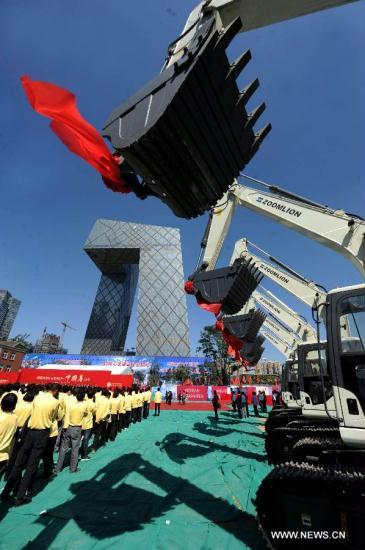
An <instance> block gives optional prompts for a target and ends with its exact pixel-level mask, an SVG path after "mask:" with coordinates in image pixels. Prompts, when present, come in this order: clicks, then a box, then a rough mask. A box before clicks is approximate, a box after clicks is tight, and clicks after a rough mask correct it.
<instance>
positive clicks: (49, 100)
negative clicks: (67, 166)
mask: <svg viewBox="0 0 365 550" xmlns="http://www.w3.org/2000/svg"><path fill="white" fill-rule="evenodd" d="M20 80H21V82H22V85H23V88H24V91H25V93H26V96H27V98H28V101H29V103H30V104H31V106H32V107H33V109H34V110H35V111H36V112H37V113H39V114H41V115H44V116H46V117H48V118H51V119H52V122H51V124H50V127H51V129H52V130H53V132H54V133H55V134H56V135H57V136H58V137H59V138H60V140H61V141H62V142H63V143H64V144H65V145H66V147H68V149H69V150H70V151H72V152H73V153H75V155H78V156H79V157H81V158H83V159H84V160H86V162H88V163H89V164H90V165H91V166H92V167H93V168H95V170H97V171H98V172H99V173H100V174H101V175H102V176H103V178H104V180H105V184H106V185H107V186H108V187H109V188H111V189H113V191H118V192H120V193H129V192H130V191H131V189H130V187H129V186H128V185H127V184H126V183H125V181H124V180H123V179H122V178H121V176H120V172H119V162H120V159H118V158H117V157H114V156H113V155H112V154H111V152H110V151H109V149H108V147H107V146H106V143H105V142H104V140H103V138H102V137H101V135H100V134H99V132H98V131H97V130H96V129H95V128H94V126H92V125H91V124H89V122H87V121H86V120H85V119H84V118H83V117H82V116H81V114H80V112H79V111H78V109H77V107H76V97H75V96H74V94H72V93H71V92H69V91H68V90H65V89H64V88H60V87H59V86H56V85H55V84H51V83H50V82H40V81H36V80H31V79H30V78H29V77H27V76H22V77H21V79H20Z"/></svg>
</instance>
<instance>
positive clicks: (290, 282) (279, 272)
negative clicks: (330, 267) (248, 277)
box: [231, 239, 326, 310]
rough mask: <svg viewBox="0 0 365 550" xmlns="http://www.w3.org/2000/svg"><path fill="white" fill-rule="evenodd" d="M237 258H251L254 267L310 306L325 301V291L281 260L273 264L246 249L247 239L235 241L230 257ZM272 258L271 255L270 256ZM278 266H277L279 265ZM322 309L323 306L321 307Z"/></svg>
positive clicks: (232, 260) (233, 259) (232, 259)
mask: <svg viewBox="0 0 365 550" xmlns="http://www.w3.org/2000/svg"><path fill="white" fill-rule="evenodd" d="M237 258H245V259H246V260H248V259H251V260H252V261H254V262H255V266H256V268H257V269H258V270H259V271H261V273H263V274H264V275H265V276H266V277H268V278H269V279H271V280H272V281H274V282H275V283H277V284H278V285H279V286H281V287H282V288H284V289H285V290H286V291H287V292H289V293H290V294H293V296H295V297H296V298H298V299H299V300H301V301H302V302H303V303H304V304H306V305H307V306H309V307H310V308H313V307H316V306H317V305H319V304H324V303H325V302H326V293H325V292H324V290H322V289H321V288H319V287H318V286H317V285H316V284H315V283H313V282H312V281H308V280H307V279H305V278H304V277H301V276H300V275H299V274H297V273H295V272H294V271H293V270H291V269H290V268H288V267H287V266H285V265H284V264H282V263H281V262H278V260H276V261H277V262H278V263H277V264H274V263H273V262H272V261H271V262H270V261H269V260H264V259H262V258H260V257H259V256H256V255H255V254H253V253H252V252H249V251H248V248H247V239H240V240H239V241H237V242H236V244H235V247H234V251H233V254H232V257H231V263H233V262H234V261H235V260H236V259H237ZM270 258H271V259H273V258H272V257H270ZM278 264H279V265H280V267H279V265H278ZM321 309H322V310H323V308H321Z"/></svg>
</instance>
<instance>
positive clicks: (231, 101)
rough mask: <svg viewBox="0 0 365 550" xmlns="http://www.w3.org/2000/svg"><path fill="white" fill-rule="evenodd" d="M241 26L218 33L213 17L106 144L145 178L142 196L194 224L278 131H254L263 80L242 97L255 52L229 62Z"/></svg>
mask: <svg viewBox="0 0 365 550" xmlns="http://www.w3.org/2000/svg"><path fill="white" fill-rule="evenodd" d="M241 26H242V25H241V20H240V18H237V19H236V20H235V21H233V22H232V23H231V24H230V25H229V26H228V27H227V28H226V29H223V30H221V31H218V30H217V28H216V21H215V18H214V16H212V15H211V14H210V15H206V16H205V17H204V18H203V19H202V20H201V22H200V23H199V24H198V25H197V26H196V29H195V34H194V36H193V38H192V39H191V40H190V42H189V43H188V46H187V47H185V48H184V50H183V52H182V56H181V57H180V58H179V59H178V60H177V61H175V62H174V63H173V64H171V65H170V66H169V63H168V61H167V63H166V68H165V69H164V70H163V71H162V72H161V73H160V74H159V75H158V76H157V77H156V78H155V79H154V80H152V81H151V82H150V83H149V84H147V85H146V86H145V87H144V88H143V89H142V90H140V91H139V92H137V93H136V94H135V95H134V96H133V97H131V98H130V99H128V100H127V101H124V102H123V103H122V104H121V105H120V106H119V107H117V108H116V109H115V110H114V111H113V112H112V113H111V115H110V116H109V118H108V120H107V122H106V123H105V126H104V131H103V136H104V137H106V138H107V139H109V140H110V141H111V143H112V145H113V147H114V149H115V150H116V152H118V154H120V155H122V156H123V157H124V159H125V160H126V161H127V162H128V164H129V165H130V166H132V167H133V169H134V170H135V173H136V174H137V175H138V176H139V177H140V178H141V182H140V186H134V187H133V190H134V191H135V193H136V194H137V196H140V197H141V198H144V197H145V196H147V195H149V194H150V195H154V196H157V197H159V198H160V199H161V200H162V201H163V202H165V203H166V204H168V206H169V207H170V208H171V209H172V210H173V212H174V214H175V215H176V216H179V217H183V218H194V217H196V216H198V215H200V214H203V213H204V212H205V211H206V210H209V209H210V208H211V207H213V206H214V205H215V204H216V203H217V201H218V200H219V199H220V198H221V197H222V196H223V194H224V193H225V192H226V191H227V190H228V188H229V187H230V185H231V184H232V183H233V180H234V178H235V177H236V176H238V174H239V173H240V172H241V171H242V169H243V168H244V167H245V165H246V164H247V163H248V162H249V160H250V159H251V158H252V157H253V156H254V154H255V153H256V151H257V150H258V148H259V146H260V144H261V142H262V141H263V139H264V138H265V136H266V135H267V134H268V133H269V131H270V129H271V126H270V125H266V126H265V127H264V128H263V129H262V130H261V131H259V132H258V133H255V131H254V128H253V127H254V125H255V123H256V121H257V120H258V118H259V116H260V115H261V113H262V112H263V111H264V109H265V104H264V103H262V104H261V105H260V106H259V107H257V108H256V109H255V110H254V111H252V112H251V113H248V112H247V111H246V108H245V106H246V103H247V102H248V100H249V99H250V98H251V96H252V94H253V93H254V92H255V91H256V89H257V88H258V85H259V83H258V80H257V79H255V80H254V81H253V82H252V83H251V84H249V85H248V86H247V87H246V88H245V89H244V90H242V91H240V90H239V89H238V87H237V84H236V78H237V77H238V75H239V74H240V72H241V71H242V70H243V69H244V68H245V66H246V65H247V63H248V62H249V60H250V58H251V54H250V51H249V50H248V51H246V52H245V53H243V54H242V55H241V56H240V57H239V58H238V59H237V60H236V61H235V62H234V63H232V64H230V62H229V60H228V58H227V55H226V48H227V47H228V45H229V44H230V42H231V41H232V39H233V38H234V36H235V35H236V34H237V32H238V31H239V30H240V28H241Z"/></svg>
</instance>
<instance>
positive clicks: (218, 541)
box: [0, 411, 269, 550]
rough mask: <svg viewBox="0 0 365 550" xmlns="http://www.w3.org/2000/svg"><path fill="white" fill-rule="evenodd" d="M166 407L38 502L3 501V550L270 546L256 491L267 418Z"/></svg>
mask: <svg viewBox="0 0 365 550" xmlns="http://www.w3.org/2000/svg"><path fill="white" fill-rule="evenodd" d="M220 418H221V419H220V421H219V422H218V424H217V423H216V422H215V421H214V419H213V416H212V414H211V413H210V412H182V411H168V412H167V411H166V412H165V411H162V413H161V416H160V417H159V418H153V417H150V418H149V419H148V420H147V421H144V422H142V423H141V424H137V425H134V426H132V428H131V429H130V430H129V431H128V432H123V433H122V434H120V435H119V436H118V438H117V440H116V441H115V442H113V443H109V444H108V445H107V446H106V447H105V448H104V449H101V450H100V451H98V452H97V453H96V454H94V455H92V460H90V461H88V462H82V463H81V465H80V467H81V469H82V470H81V471H80V472H78V473H77V474H72V475H71V474H69V472H68V469H66V470H64V471H63V472H62V473H61V474H60V475H59V476H58V477H57V478H56V479H54V480H52V481H51V482H50V483H49V484H48V485H47V486H46V487H45V488H44V489H43V490H42V491H41V492H39V493H38V494H37V495H36V496H35V497H34V498H33V501H32V502H31V503H30V504H27V505H25V506H22V507H18V508H10V509H8V508H7V507H4V505H3V504H0V521H1V523H0V548H1V549H4V550H10V549H11V550H17V549H20V548H37V549H40V548H52V549H65V548H67V549H76V548H77V549H87V550H91V549H94V548H97V549H101V548H112V547H114V548H124V549H136V550H137V548H138V549H139V550H146V549H151V550H152V549H163V550H167V549H168V550H169V549H180V548H181V549H182V548H184V549H187V548H188V549H189V550H195V549H207V550H208V549H219V550H225V549H227V550H228V549H229V550H234V549H236V548H237V549H238V548H239V549H242V548H245V547H247V548H264V544H263V543H262V541H261V537H260V534H259V533H258V531H257V526H256V520H255V506H254V498H255V493H256V490H257V488H258V485H259V483H260V481H261V479H262V478H263V477H264V476H265V475H266V474H267V473H268V471H269V466H268V465H267V463H266V462H265V457H264V433H263V430H262V419H261V422H260V419H255V418H252V417H251V418H249V419H246V420H244V421H240V420H238V419H237V418H233V416H232V413H228V412H222V413H221V417H220Z"/></svg>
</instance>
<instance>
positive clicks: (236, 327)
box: [223, 309, 266, 342]
mask: <svg viewBox="0 0 365 550" xmlns="http://www.w3.org/2000/svg"><path fill="white" fill-rule="evenodd" d="M265 319H266V315H265V314H264V313H263V312H262V311H260V310H259V309H251V310H250V311H249V312H248V313H246V314H245V315H233V316H226V317H224V318H223V323H224V327H225V328H226V329H227V330H228V331H229V333H230V334H232V336H236V338H239V339H240V340H245V341H249V342H253V341H254V340H255V338H256V336H257V335H258V333H259V330H260V328H261V325H262V323H263V322H264V321H265Z"/></svg>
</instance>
